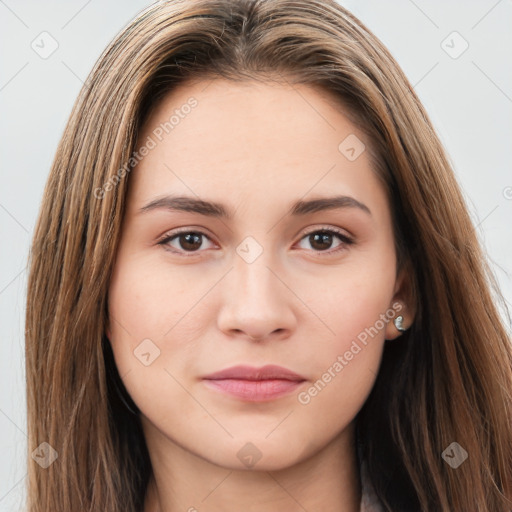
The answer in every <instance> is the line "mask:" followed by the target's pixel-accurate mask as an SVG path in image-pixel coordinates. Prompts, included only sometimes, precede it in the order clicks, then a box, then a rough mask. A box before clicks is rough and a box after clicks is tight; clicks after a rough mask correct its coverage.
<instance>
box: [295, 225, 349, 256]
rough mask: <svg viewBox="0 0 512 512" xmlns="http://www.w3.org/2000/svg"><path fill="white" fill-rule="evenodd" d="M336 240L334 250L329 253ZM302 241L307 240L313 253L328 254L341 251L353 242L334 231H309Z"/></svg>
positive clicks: (339, 232) (344, 235)
mask: <svg viewBox="0 0 512 512" xmlns="http://www.w3.org/2000/svg"><path fill="white" fill-rule="evenodd" d="M336 238H337V239H338V240H339V242H338V244H337V245H335V246H334V250H331V251H329V250H330V249H331V248H332V246H333V243H334V240H335V239H336ZM302 240H307V241H308V242H309V244H310V247H311V248H312V250H313V251H314V252H329V253H330V254H332V253H336V252H338V251H340V250H343V249H345V248H346V246H347V245H350V244H352V243H353V240H352V239H351V238H349V237H348V236H347V235H346V234H344V233H342V232H341V231H338V230H334V229H321V230H316V231H311V232H309V233H306V235H305V236H304V237H303V238H302V239H301V241H302Z"/></svg>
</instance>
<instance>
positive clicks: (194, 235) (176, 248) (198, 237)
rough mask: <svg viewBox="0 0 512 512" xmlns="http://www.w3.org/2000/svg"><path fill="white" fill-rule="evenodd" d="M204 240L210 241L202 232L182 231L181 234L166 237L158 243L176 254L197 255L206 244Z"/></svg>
mask: <svg viewBox="0 0 512 512" xmlns="http://www.w3.org/2000/svg"><path fill="white" fill-rule="evenodd" d="M203 238H206V239H208V240H209V238H208V237H207V236H206V235H205V234H204V233H201V232H200V231H181V232H179V233H175V234H173V235H169V236H166V237H165V238H164V239H162V240H161V241H160V242H158V244H159V245H163V246H165V247H169V250H171V251H173V252H176V253H180V252H185V253H186V252H189V253H195V252H199V250H200V249H201V246H202V245H203V242H204V240H203Z"/></svg>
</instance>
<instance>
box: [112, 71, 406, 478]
mask: <svg viewBox="0 0 512 512" xmlns="http://www.w3.org/2000/svg"><path fill="white" fill-rule="evenodd" d="M368 143H369V141H367V140H366V138H365V137H364V135H363V134H362V133H361V132H360V131H358V130H357V129H356V127H355V126H354V125H352V124H351V123H350V122H349V121H348V119H347V118H346V117H345V116H344V115H343V114H342V113H341V111H340V109H339V108H336V107H335V104H334V103H333V100H332V99H331V100H329V98H328V97H327V96H325V95H324V94H323V93H321V92H320V91H319V90H317V89H313V88H310V87H308V86H294V88H292V87H288V86H283V85H275V84H270V83H269V84H262V83H257V82H250V83H243V84H241V83H234V82H228V81H224V80H221V79H219V80H214V81H211V82H207V81H204V82H197V83H195V84H191V83H189V84H187V85H186V86H182V87H180V88H178V89H176V90H174V91H173V92H172V93H171V94H169V95H168V96H166V97H165V99H164V100H163V101H162V102H161V103H160V104H159V105H158V107H157V108H156V109H155V110H154V111H153V113H152V114H151V116H150V118H149V119H148V121H147V123H146V124H145V128H144V130H143V132H142V133H141V134H140V139H139V144H138V148H139V150H138V154H137V155H134V158H136V159H137V161H138V164H137V166H136V168H135V169H134V170H133V171H131V173H130V174H129V179H130V187H129V193H128V198H127V209H126V213H125V218H124V223H123V230H122V237H121V241H120V246H119V250H118V254H117V260H116V264H115V268H114V273H113V277H112V281H111V285H110V290H109V311H110V319H109V328H108V331H107V332H108V336H109V339H110V342H111V345H112V349H113V352H114V357H115V361H116V364H117V367H118V369H119V374H120V375H121V377H122V378H123V381H124V384H125V386H126V389H127V390H128V392H129V393H130V395H131V397H132V398H133V400H134V402H135V403H136V404H137V406H138V407H139V409H140V411H141V415H142V416H141V418H142V421H143V426H144V429H145V434H146V437H147V439H148V442H149V443H151V444H152V446H159V447H160V448H161V449H164V450H165V447H166V446H167V447H170V446H176V445H177V446H179V447H180V448H181V449H184V450H186V451H187V452H188V453H192V454H194V455H196V456H199V457H201V458H202V459H205V460H207V461H210V462H212V463H214V464H216V465H220V466H223V467H226V468H244V467H252V465H255V464H256V465H257V467H258V468H260V469H278V468H283V467H286V466H289V465H291V464H294V463H297V462H298V461H299V460H301V459H303V458H305V457H307V456H310V455H312V454H313V453H314V452H315V451H317V450H319V449H320V448H321V447H324V446H326V445H327V444H328V443H330V442H331V441H333V440H335V438H341V437H343V436H344V435H345V436H346V435H348V433H349V432H350V427H353V423H352V422H353V420H354V418H355V416H356V414H357V413H358V411H359V410H360V408H361V407H362V406H363V404H364V402H365V400H366V398H367V397H368V394H369V393H370V391H371V388H372V386H373V384H374V381H375V379H376V375H377V373H378V370H379V364H380V360H381V354H382V350H383V344H384V341H385V339H392V338H394V337H396V336H397V335H398V334H399V333H398V331H397V330H396V328H395V327H394V325H393V322H392V321H388V322H386V320H389V319H392V318H394V317H395V316H397V315H398V311H399V310H400V308H402V307H403V302H402V304H397V300H399V299H400V298H401V295H400V293H401V291H400V286H399V285H400V283H401V279H400V280H397V279H396V255H395V250H394V241H393V231H392V223H391V215H390V209H389V204H388V202H387V198H386V195H385V191H384V188H383V186H382V184H381V182H380V181H379V180H378V178H377V177H376V175H375V174H374V172H373V171H372V169H371V164H370V159H369V154H368V153H369V151H368ZM123 179H128V177H124V178H123ZM107 193H109V192H107ZM110 193H114V192H110ZM178 197H180V198H182V199H176V198H178ZM183 198H186V199H183ZM335 198H337V199H336V201H335ZM315 201H316V202H315ZM209 203H214V204H215V206H210V205H209ZM333 206H335V207H333ZM178 233H181V235H180V236H178ZM405 311H406V309H405V307H403V309H402V311H401V313H402V314H403V313H404V312H405ZM238 365H243V366H250V367H253V368H255V369H258V368H260V367H262V366H265V365H278V366H280V367H283V368H284V369H287V370H289V371H291V372H294V373H295V374H297V375H298V376H299V377H295V379H298V380H293V379H292V380H289V379H290V378H291V377H290V376H286V375H283V374H281V375H278V374H267V375H265V374H261V375H257V374H255V375H252V377H251V375H250V374H247V373H243V372H242V374H241V375H231V377H232V378H226V376H224V377H225V378H221V379H206V377H207V376H211V375H212V374H214V373H216V372H220V371H222V370H226V369H229V368H232V367H234V366H238ZM228 377H229V375H228ZM233 377H236V378H233ZM257 377H266V378H265V379H263V380H260V381H259V382H255V381H254V380H251V378H252V379H254V378H257ZM278 377H280V378H278ZM282 377H286V378H282Z"/></svg>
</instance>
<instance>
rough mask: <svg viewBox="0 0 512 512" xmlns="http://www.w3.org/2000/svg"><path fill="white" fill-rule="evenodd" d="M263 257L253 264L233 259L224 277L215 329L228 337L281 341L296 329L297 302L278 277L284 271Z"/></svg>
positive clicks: (282, 280)
mask: <svg viewBox="0 0 512 512" xmlns="http://www.w3.org/2000/svg"><path fill="white" fill-rule="evenodd" d="M264 255H265V252H264V253H263V254H262V255H261V256H260V257H259V258H258V259H257V260H256V261H254V262H252V263H247V262H246V261H244V260H243V259H242V258H238V257H236V258H235V261H234V268H233V269H232V270H231V272H230V273H229V275H228V276H226V278H227V279H226V283H225V286H224V288H223V302H222V306H221V308H220V312H219V316H218V327H219V329H220V330H221V331H222V332H224V333H225V334H226V335H227V336H230V337H239V338H244V337H246V338H250V339H251V340H253V341H262V340H266V339H277V338H278V339H283V338H286V337H289V336H290V334H291V333H292V332H293V330H294V329H295V325H296V316H295V314H294V304H296V303H297V302H298V301H297V299H296V298H295V295H294V294H293V292H292V291H290V289H289V285H287V283H286V279H284V278H283V277H282V276H281V275H280V274H282V273H283V272H280V271H278V270H277V268H276V267H275V265H273V267H272V266H271V265H272V262H271V261H269V259H267V258H265V257H264ZM294 301H295V302H294Z"/></svg>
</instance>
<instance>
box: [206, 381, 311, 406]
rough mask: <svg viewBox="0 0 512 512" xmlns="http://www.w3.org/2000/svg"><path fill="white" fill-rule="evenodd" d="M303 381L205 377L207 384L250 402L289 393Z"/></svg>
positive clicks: (270, 398)
mask: <svg viewBox="0 0 512 512" xmlns="http://www.w3.org/2000/svg"><path fill="white" fill-rule="evenodd" d="M303 382H304V381H295V380H293V381H292V380H284V379H269V380H239V379H218V380H210V379H205V383H206V385H207V386H209V387H211V388H213V389H215V390H217V391H221V392H223V393H227V394H229V395H233V396H236V397H238V398H241V399H243V400H247V401H249V402H262V401H265V400H273V399H275V398H279V397H281V396H285V395H288V394H289V393H292V392H293V391H295V390H296V389H297V388H298V387H299V386H300V385H301V384H302V383H303Z"/></svg>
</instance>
